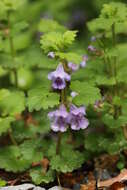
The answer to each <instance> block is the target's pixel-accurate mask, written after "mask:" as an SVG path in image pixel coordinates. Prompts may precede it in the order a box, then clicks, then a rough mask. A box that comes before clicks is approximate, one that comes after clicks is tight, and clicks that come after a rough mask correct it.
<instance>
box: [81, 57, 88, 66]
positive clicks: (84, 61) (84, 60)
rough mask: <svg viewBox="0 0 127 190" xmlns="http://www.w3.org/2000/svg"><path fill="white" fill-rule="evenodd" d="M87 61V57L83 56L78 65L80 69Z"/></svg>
mask: <svg viewBox="0 0 127 190" xmlns="http://www.w3.org/2000/svg"><path fill="white" fill-rule="evenodd" d="M87 61H88V56H87V55H84V56H83V59H82V62H81V63H80V67H81V68H83V67H85V66H86V62H87Z"/></svg>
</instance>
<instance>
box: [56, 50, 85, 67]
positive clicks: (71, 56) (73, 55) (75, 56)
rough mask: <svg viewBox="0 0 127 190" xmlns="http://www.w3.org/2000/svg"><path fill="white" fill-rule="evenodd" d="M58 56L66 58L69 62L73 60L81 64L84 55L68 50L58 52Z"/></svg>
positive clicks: (62, 58) (61, 58)
mask: <svg viewBox="0 0 127 190" xmlns="http://www.w3.org/2000/svg"><path fill="white" fill-rule="evenodd" d="M56 56H58V58H59V59H60V60H66V61H67V62H72V63H76V64H80V63H81V61H82V56H81V55H79V54H77V53H73V52H68V53H63V52H57V53H56Z"/></svg>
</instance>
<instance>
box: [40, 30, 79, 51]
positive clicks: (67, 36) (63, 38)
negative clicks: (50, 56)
mask: <svg viewBox="0 0 127 190" xmlns="http://www.w3.org/2000/svg"><path fill="white" fill-rule="evenodd" d="M76 33H77V32H76V31H69V30H68V31H66V32H64V33H61V32H48V33H46V34H44V35H42V38H41V41H40V43H41V48H42V49H43V50H44V52H45V53H48V52H50V51H55V52H59V51H63V50H65V48H67V47H69V45H71V44H72V43H73V41H74V39H75V37H76Z"/></svg>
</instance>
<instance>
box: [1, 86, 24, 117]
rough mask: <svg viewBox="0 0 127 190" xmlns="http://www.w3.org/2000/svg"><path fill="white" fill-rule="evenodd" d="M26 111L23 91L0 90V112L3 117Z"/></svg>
mask: <svg viewBox="0 0 127 190" xmlns="http://www.w3.org/2000/svg"><path fill="white" fill-rule="evenodd" d="M24 109H25V95H24V93H23V92H21V91H12V92H10V91H9V90H7V89H1V90H0V111H1V114H2V115H3V116H5V115H8V114H9V115H11V116H15V115H16V114H19V113H21V112H22V111H24Z"/></svg>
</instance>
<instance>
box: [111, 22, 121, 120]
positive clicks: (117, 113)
mask: <svg viewBox="0 0 127 190" xmlns="http://www.w3.org/2000/svg"><path fill="white" fill-rule="evenodd" d="M112 44H113V47H114V48H116V33H115V23H113V25H112ZM113 75H114V78H115V85H114V96H118V94H119V91H118V82H117V57H116V56H114V58H113ZM119 112H120V108H119V107H118V106H116V105H115V106H114V118H115V119H117V118H118V116H119Z"/></svg>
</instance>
